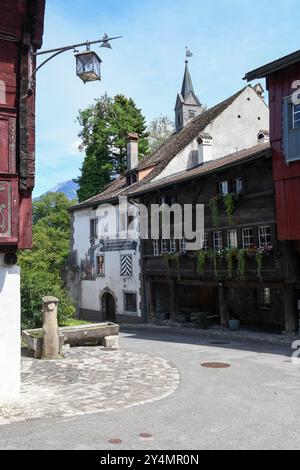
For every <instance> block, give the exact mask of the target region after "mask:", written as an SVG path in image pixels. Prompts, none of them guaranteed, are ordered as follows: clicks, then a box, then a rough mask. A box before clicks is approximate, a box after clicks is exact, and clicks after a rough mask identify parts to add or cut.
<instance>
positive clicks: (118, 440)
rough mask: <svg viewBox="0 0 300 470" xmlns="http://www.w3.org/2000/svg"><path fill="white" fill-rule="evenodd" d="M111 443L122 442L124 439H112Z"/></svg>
mask: <svg viewBox="0 0 300 470" xmlns="http://www.w3.org/2000/svg"><path fill="white" fill-rule="evenodd" d="M108 443H109V444H122V440H121V439H110V440H109V441H108Z"/></svg>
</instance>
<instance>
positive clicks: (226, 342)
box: [209, 341, 230, 345]
mask: <svg viewBox="0 0 300 470" xmlns="http://www.w3.org/2000/svg"><path fill="white" fill-rule="evenodd" d="M209 344H219V345H222V344H230V343H229V342H228V341H210V343H209Z"/></svg>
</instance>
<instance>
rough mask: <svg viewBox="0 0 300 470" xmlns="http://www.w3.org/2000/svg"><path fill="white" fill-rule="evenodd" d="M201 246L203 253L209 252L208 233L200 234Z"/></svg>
mask: <svg viewBox="0 0 300 470" xmlns="http://www.w3.org/2000/svg"><path fill="white" fill-rule="evenodd" d="M201 245H202V248H201V249H202V250H203V251H208V250H209V233H208V232H204V233H202V234H201Z"/></svg>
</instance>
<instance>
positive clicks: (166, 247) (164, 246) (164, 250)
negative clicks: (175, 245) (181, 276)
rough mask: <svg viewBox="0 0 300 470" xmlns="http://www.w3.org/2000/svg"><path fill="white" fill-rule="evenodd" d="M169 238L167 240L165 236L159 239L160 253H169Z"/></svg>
mask: <svg viewBox="0 0 300 470" xmlns="http://www.w3.org/2000/svg"><path fill="white" fill-rule="evenodd" d="M169 242H170V240H167V239H166V238H163V239H162V240H161V249H160V251H161V253H169V247H170V243H169Z"/></svg>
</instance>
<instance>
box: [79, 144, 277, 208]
mask: <svg viewBox="0 0 300 470" xmlns="http://www.w3.org/2000/svg"><path fill="white" fill-rule="evenodd" d="M263 155H266V156H271V146H270V143H269V142H268V143H263V144H258V145H255V146H254V147H251V148H248V149H243V150H240V151H238V152H235V153H231V154H229V155H226V156H225V157H222V158H217V159H215V160H211V161H209V162H207V163H204V164H203V165H199V166H197V167H195V168H192V169H190V170H185V171H181V172H180V173H176V174H173V175H170V176H167V177H165V178H162V179H160V180H156V181H145V180H142V181H139V182H137V183H134V184H132V185H131V186H126V179H125V178H124V177H120V178H119V179H118V180H116V181H114V183H112V184H111V185H110V187H109V188H108V189H107V190H106V191H104V192H103V193H101V194H99V195H98V196H95V197H93V198H91V199H89V200H87V201H84V202H83V203H81V204H78V205H77V206H73V208H72V209H73V210H74V209H75V210H76V209H80V208H85V207H90V206H93V205H96V204H99V203H101V202H102V203H103V202H113V201H114V200H117V199H118V197H119V196H129V197H136V196H138V195H141V194H143V193H147V192H149V191H154V190H156V189H159V188H166V187H169V186H172V185H173V184H175V183H176V184H178V183H184V182H186V181H190V180H191V179H194V178H195V179H196V178H201V177H204V176H207V175H209V174H210V173H214V172H216V171H220V170H226V168H230V167H232V166H233V165H235V164H236V163H237V162H238V163H239V164H241V163H246V162H247V161H251V160H252V159H254V158H260V157H262V156H263Z"/></svg>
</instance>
